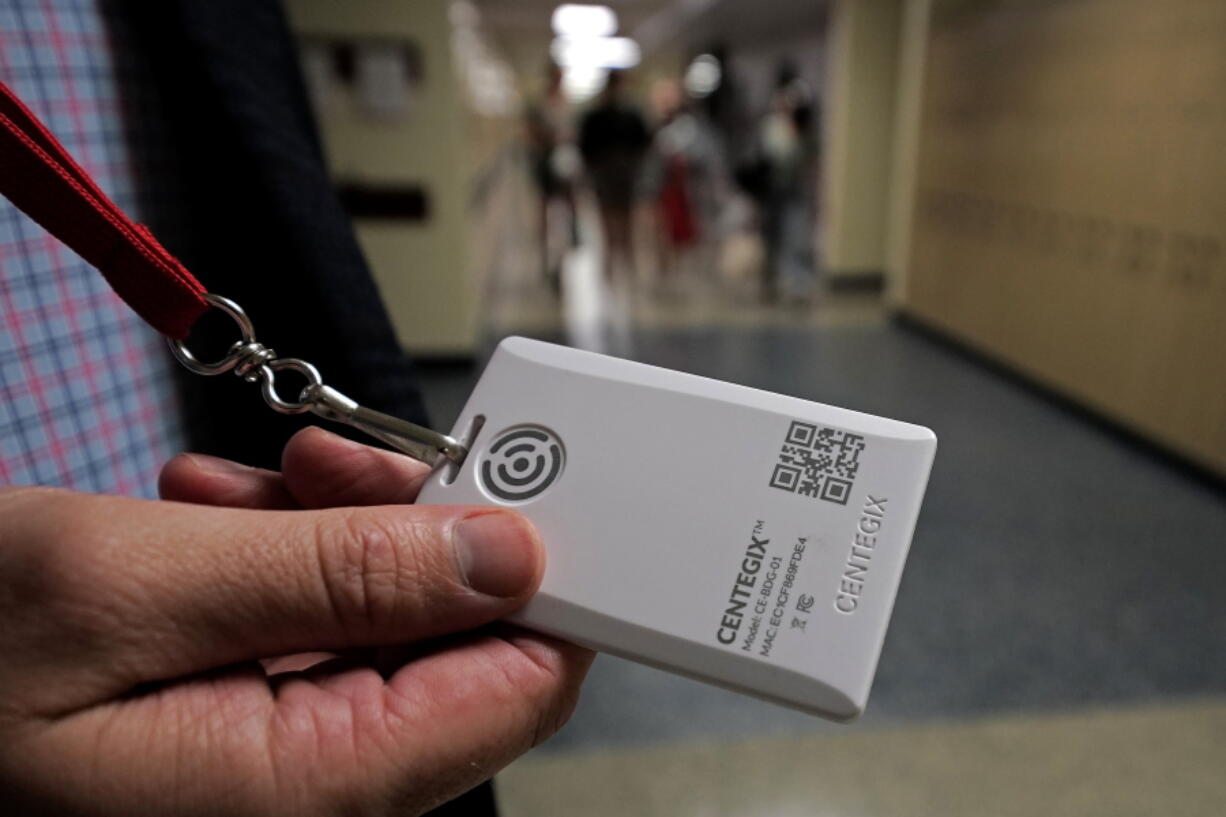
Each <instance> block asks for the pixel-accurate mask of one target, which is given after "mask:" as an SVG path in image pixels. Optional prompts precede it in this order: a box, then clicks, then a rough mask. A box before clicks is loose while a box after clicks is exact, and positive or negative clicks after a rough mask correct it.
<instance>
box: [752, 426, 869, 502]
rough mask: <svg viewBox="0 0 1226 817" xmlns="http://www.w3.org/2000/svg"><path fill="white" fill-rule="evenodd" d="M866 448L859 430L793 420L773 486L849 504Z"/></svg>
mask: <svg viewBox="0 0 1226 817" xmlns="http://www.w3.org/2000/svg"><path fill="white" fill-rule="evenodd" d="M863 451H864V438H863V437H861V436H860V435H859V434H852V433H851V432H849V431H836V430H835V429H833V428H825V427H823V426H816V425H812V424H811V423H802V422H799V421H793V422H792V426H791V428H789V429H788V435H787V438H786V439H784V441H783V447H782V448H781V449H780V450H779V461H778V462H777V463H775V472H774V473H773V474H771V481H770V487H772V488H778V489H780V490H782V491H788V492H790V493H794V494H802V495H804V496H809V497H813V498H814V499H824V500H825V501H827V502H835V503H837V504H839V505H846V504H847V500H848V498H849V497H850V496H851V488H852V483H853V482H855V479H856V472H857V471H859V470H860V454H861V452H863Z"/></svg>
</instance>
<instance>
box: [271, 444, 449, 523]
mask: <svg viewBox="0 0 1226 817" xmlns="http://www.w3.org/2000/svg"><path fill="white" fill-rule="evenodd" d="M281 473H282V475H283V477H284V479H285V486H286V488H288V489H289V492H290V494H291V495H292V496H293V497H294V499H295V500H297V501H298V502H299V503H300V504H301V505H302V507H304V508H334V507H339V506H358V505H404V504H408V503H411V502H413V501H414V500H416V499H417V494H418V492H419V491H420V490H421V486H422V483H424V482H425V481H426V477H428V476H429V475H430V467H429V466H428V465H426V464H424V463H421V462H418V461H417V460H414V459H411V458H409V457H407V456H405V455H404V454H397V453H394V452H392V451H384V450H382V449H378V448H372V447H371V446H369V445H362V444H361V443H356V442H353V441H352V440H347V439H345V438H344V437H341V436H339V435H337V434H333V433H332V432H330V431H325V430H324V429H322V428H318V427H316V426H312V427H310V428H304V429H303V430H302V431H299V432H298V433H297V434H295V435H294V436H293V438H292V439H290V441H289V442H288V443H286V446H285V450H284V451H283V452H282V454H281Z"/></svg>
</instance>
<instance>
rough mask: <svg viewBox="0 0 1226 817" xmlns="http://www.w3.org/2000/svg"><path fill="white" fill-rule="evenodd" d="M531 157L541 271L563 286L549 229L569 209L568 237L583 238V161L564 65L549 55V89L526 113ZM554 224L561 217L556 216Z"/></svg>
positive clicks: (573, 241)
mask: <svg viewBox="0 0 1226 817" xmlns="http://www.w3.org/2000/svg"><path fill="white" fill-rule="evenodd" d="M525 120H526V122H525V124H526V130H527V143H528V161H529V164H530V167H531V172H532V180H533V181H534V182H535V183H536V188H537V193H538V194H539V200H540V232H539V239H540V252H541V270H542V272H543V274H544V277H545V280H546V281H547V282H548V283H549V286H550V288H552V289H553V290H554V291H555V292H559V291H560V290H561V287H562V275H561V272H562V258H561V254H560V253H557V252H555V249H554V248H555V247H556V246H557V245H558V243H559V242H558V240H557V238H556V235H557V233H556V231H551V230H550V214H551V211H552V212H556V211H557V210H558V209H559V208H560V209H562V210H563V212H564V213H565V219H566V226H565V228H564V229H565V230H566V240H567V241H568V242H569V245H570V246H572V247H573V246H575V245H577V244H578V243H579V224H578V218H577V216H576V213H575V192H574V179H575V177H576V176H577V175H578V173H579V168H580V164H581V160H580V158H579V152H578V150H577V148H576V147H575V127H574V115H573V113H572V111H571V107H570V102H569V101H568V100H567V99H566V95H565V93H563V90H562V69H561V68H559V67H558V65H557V64H556V63H554V62H553V61H552V60H550V61H549V62H548V63H547V64H546V67H545V92H544V94H543V95H542V96H541V98H540V99H539V100H538V101H537V102H535V103H533V104H532V105H529V106H528V109H527V111H526V112H525ZM554 220H555V223H556V221H557V219H556V218H555V219H554Z"/></svg>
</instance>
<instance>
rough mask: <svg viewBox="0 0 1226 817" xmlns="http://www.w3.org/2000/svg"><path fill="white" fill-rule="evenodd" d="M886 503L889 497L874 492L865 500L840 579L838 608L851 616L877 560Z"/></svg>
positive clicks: (837, 598)
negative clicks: (876, 494)
mask: <svg viewBox="0 0 1226 817" xmlns="http://www.w3.org/2000/svg"><path fill="white" fill-rule="evenodd" d="M886 502H887V499H886V498H885V497H881V498H880V499H878V498H877V497H875V496H872V495H871V494H870V495H869V497H868V499H866V500H864V508H863V509H861V511H860V522H859V523H858V524H857V525H856V534H855V536H854V537H853V538H852V542H851V552H850V554H849V555H848V556H847V563H846V564H845V565H844V567H843V576H842V578H841V579H839V591H838V593H836V594H835V597H834V609H836V610H838V611H839V612H840V613H846V614H847V615H851V614H852V613H854V612H856V608H857V607H859V606H860V596H861V594H862V593H863V592H864V582H865V580H866V579H867V578H868V568H869V565H870V563H871V562H872V560H873V551H874V549H875V548H876V547H877V532H878V531H880V530H881V526H882V524H884V522H885V503H886Z"/></svg>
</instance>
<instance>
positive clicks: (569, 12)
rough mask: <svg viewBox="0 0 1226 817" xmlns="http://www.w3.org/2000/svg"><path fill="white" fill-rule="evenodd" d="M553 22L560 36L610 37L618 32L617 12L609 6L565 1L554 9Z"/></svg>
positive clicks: (555, 32) (554, 30)
mask: <svg viewBox="0 0 1226 817" xmlns="http://www.w3.org/2000/svg"><path fill="white" fill-rule="evenodd" d="M552 22H553V33H554V34H557V35H558V36H559V37H608V36H610V35H611V34H615V33H616V32H617V14H616V12H614V11H613V9H611V8H609V7H608V6H581V5H578V4H576V3H565V4H563V5H561V6H558V7H557V8H556V9H554V10H553V21H552Z"/></svg>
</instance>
